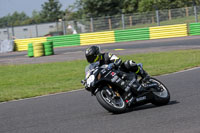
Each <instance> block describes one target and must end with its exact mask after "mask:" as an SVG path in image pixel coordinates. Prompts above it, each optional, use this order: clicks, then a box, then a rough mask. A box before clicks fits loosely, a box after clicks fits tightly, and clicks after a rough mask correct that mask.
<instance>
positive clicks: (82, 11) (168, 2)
mask: <svg viewBox="0 0 200 133" xmlns="http://www.w3.org/2000/svg"><path fill="white" fill-rule="evenodd" d="M194 5H197V6H198V5H200V0H76V2H75V3H74V4H73V5H70V6H68V7H66V9H65V10H61V7H62V4H61V3H60V2H59V0H48V1H47V2H44V3H43V4H42V5H41V9H42V10H41V11H39V12H38V11H35V10H34V11H33V12H32V16H31V17H30V16H28V15H26V13H24V12H21V13H19V12H17V11H15V12H14V13H13V14H8V15H7V16H4V17H1V18H0V27H11V26H20V25H29V24H38V23H46V22H56V21H59V19H62V20H76V19H83V18H88V17H99V16H112V15H116V14H128V13H137V12H148V11H155V10H164V9H174V8H182V7H189V6H194Z"/></svg>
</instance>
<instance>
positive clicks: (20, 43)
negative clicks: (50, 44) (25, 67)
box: [14, 37, 47, 51]
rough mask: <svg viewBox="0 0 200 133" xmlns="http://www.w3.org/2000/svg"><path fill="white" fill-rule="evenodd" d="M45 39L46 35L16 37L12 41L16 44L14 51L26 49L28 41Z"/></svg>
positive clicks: (35, 41)
mask: <svg viewBox="0 0 200 133" xmlns="http://www.w3.org/2000/svg"><path fill="white" fill-rule="evenodd" d="M46 41H47V38H46V37H39V38H28V39H16V40H15V41H14V42H15V46H16V51H24V50H28V44H29V43H42V42H46Z"/></svg>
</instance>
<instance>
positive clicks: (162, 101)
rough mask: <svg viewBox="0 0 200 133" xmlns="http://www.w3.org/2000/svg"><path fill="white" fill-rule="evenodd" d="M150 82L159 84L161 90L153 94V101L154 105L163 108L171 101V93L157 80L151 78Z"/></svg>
mask: <svg viewBox="0 0 200 133" xmlns="http://www.w3.org/2000/svg"><path fill="white" fill-rule="evenodd" d="M150 81H151V82H154V83H157V84H158V86H159V88H158V90H160V91H154V92H153V95H154V98H153V100H152V104H154V105H156V106H162V105H166V104H168V103H169V101H170V93H169V90H168V89H167V87H166V86H165V85H164V84H163V83H162V82H160V81H159V80H157V79H155V78H151V79H150Z"/></svg>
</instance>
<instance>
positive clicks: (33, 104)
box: [0, 68, 200, 133]
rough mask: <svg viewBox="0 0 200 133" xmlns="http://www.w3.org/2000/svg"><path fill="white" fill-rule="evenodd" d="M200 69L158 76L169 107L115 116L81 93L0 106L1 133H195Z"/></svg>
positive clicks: (151, 107) (199, 126) (199, 114)
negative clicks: (167, 96) (162, 83)
mask: <svg viewBox="0 0 200 133" xmlns="http://www.w3.org/2000/svg"><path fill="white" fill-rule="evenodd" d="M199 73H200V68H196V69H194V70H190V71H185V72H180V73H174V74H170V75H164V76H159V77H157V78H158V79H159V80H161V81H162V82H164V84H165V85H166V86H167V87H168V89H169V90H170V93H171V101H170V103H169V105H166V106H161V107H156V106H154V105H152V104H147V105H144V106H141V107H137V108H135V109H133V110H131V111H129V112H127V113H124V114H119V115H114V114H112V113H109V112H107V111H106V110H104V109H103V108H102V107H101V106H100V105H99V104H98V102H97V100H96V98H95V97H91V95H90V93H88V92H86V91H84V90H79V91H75V92H68V93H62V94H56V95H50V96H44V97H38V98H33V99H25V100H20V101H11V102H7V103H1V104H0V133H199V132H200V104H199V99H200V88H199V86H200V82H199V81H200V74H199Z"/></svg>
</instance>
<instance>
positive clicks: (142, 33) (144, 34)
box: [115, 28, 150, 42]
mask: <svg viewBox="0 0 200 133" xmlns="http://www.w3.org/2000/svg"><path fill="white" fill-rule="evenodd" d="M149 38H150V36H149V28H139V29H128V30H116V31H115V41H116V42H125V41H135V40H149Z"/></svg>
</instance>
